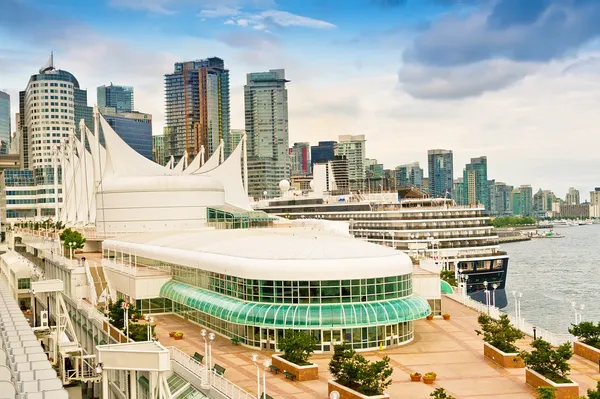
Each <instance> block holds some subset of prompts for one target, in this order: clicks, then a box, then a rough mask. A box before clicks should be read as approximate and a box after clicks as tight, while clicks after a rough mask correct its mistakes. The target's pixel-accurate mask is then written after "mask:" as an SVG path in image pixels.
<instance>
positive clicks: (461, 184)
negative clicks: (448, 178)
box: [453, 177, 466, 205]
mask: <svg viewBox="0 0 600 399" xmlns="http://www.w3.org/2000/svg"><path fill="white" fill-rule="evenodd" d="M453 189H454V198H455V201H456V203H457V204H460V205H466V202H465V198H466V195H465V191H466V190H465V181H464V179H463V178H462V177H459V178H458V179H454V188H453Z"/></svg>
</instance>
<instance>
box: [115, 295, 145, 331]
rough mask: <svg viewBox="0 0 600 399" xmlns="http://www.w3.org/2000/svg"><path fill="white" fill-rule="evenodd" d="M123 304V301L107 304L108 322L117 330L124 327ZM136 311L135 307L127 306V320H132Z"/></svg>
mask: <svg viewBox="0 0 600 399" xmlns="http://www.w3.org/2000/svg"><path fill="white" fill-rule="evenodd" d="M123 303H125V300H124V299H119V300H117V301H116V302H112V301H110V302H109V303H108V322H109V323H110V324H112V325H113V326H115V327H117V328H121V329H122V328H123V327H125V309H123V308H122V307H121V306H123ZM137 313H139V312H138V310H137V309H136V307H135V306H133V305H131V304H129V320H132V318H133V316H134V315H136V314H137Z"/></svg>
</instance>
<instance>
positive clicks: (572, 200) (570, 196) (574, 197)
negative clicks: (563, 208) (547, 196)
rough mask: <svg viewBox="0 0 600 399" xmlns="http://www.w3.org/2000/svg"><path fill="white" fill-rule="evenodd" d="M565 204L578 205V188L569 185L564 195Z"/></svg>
mask: <svg viewBox="0 0 600 399" xmlns="http://www.w3.org/2000/svg"><path fill="white" fill-rule="evenodd" d="M565 203H566V205H579V204H580V203H581V201H580V199H579V190H577V189H575V188H574V187H569V191H568V192H567V195H566V196H565Z"/></svg>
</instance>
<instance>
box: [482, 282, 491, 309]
mask: <svg viewBox="0 0 600 399" xmlns="http://www.w3.org/2000/svg"><path fill="white" fill-rule="evenodd" d="M483 286H484V288H485V306H487V313H488V315H489V314H490V291H489V290H488V282H487V281H484V282H483Z"/></svg>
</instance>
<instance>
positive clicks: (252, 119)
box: [244, 69, 289, 198]
mask: <svg viewBox="0 0 600 399" xmlns="http://www.w3.org/2000/svg"><path fill="white" fill-rule="evenodd" d="M287 82H289V80H286V78H285V70H284V69H271V70H270V71H269V72H254V73H249V74H247V75H246V85H245V86H244V109H245V115H246V116H245V120H246V134H247V135H248V150H249V153H248V187H249V188H248V194H249V195H250V196H252V197H255V198H260V197H262V196H264V192H265V191H266V192H267V194H266V195H267V196H269V197H274V196H276V195H277V192H278V191H279V189H278V187H279V186H278V184H279V182H280V181H281V180H284V179H289V164H288V158H289V157H288V151H289V132H288V96H287V89H286V83H287Z"/></svg>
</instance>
